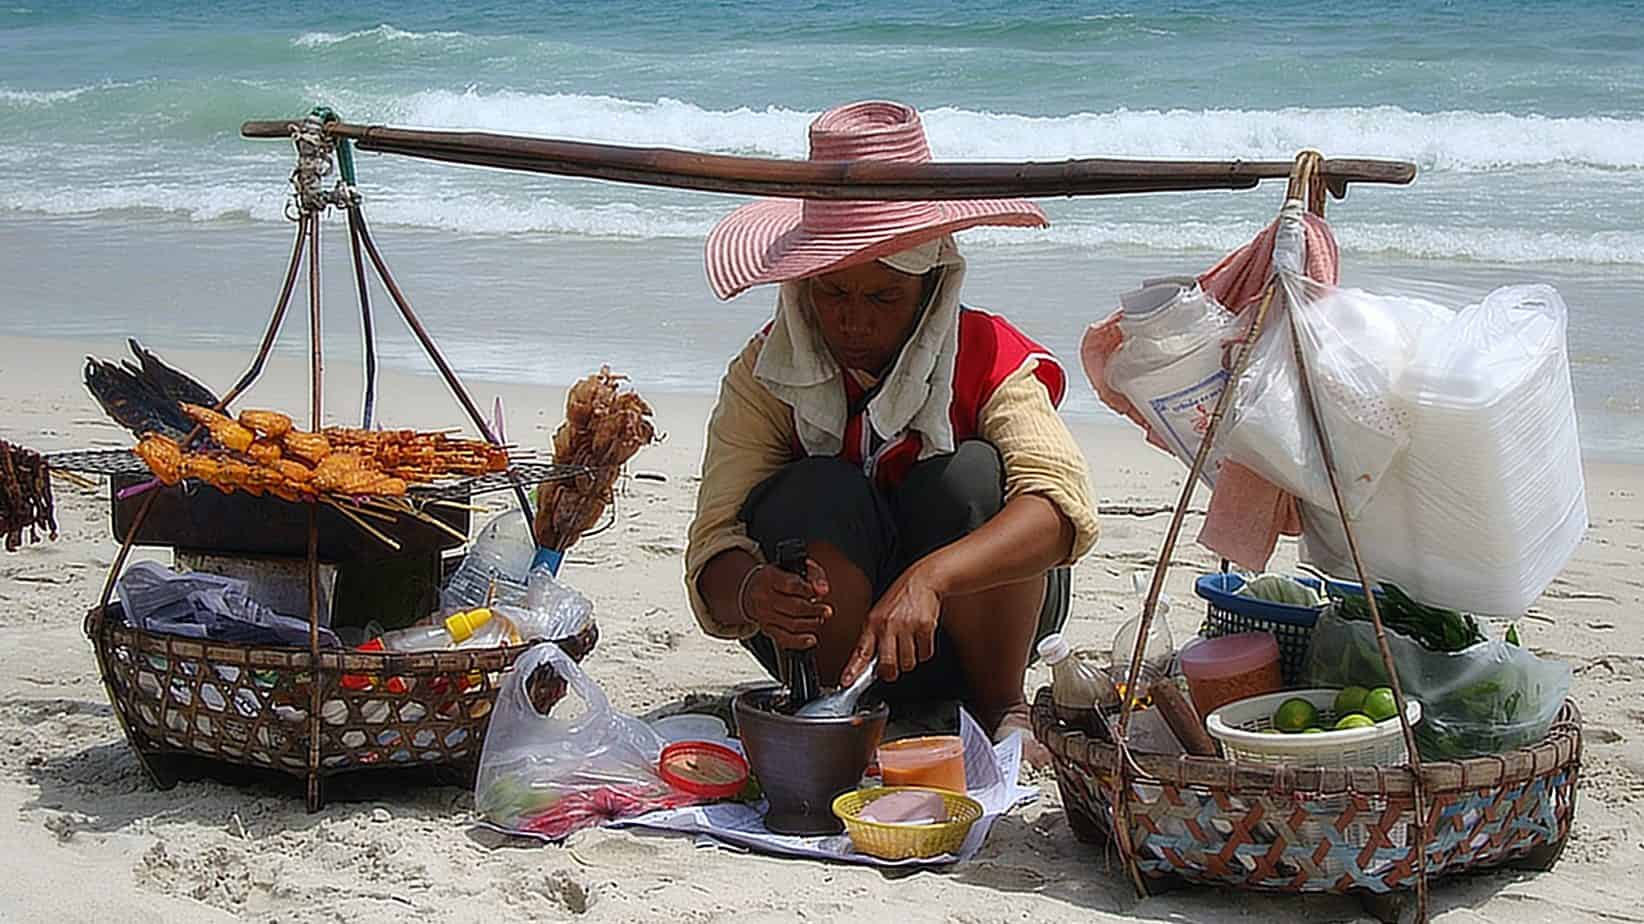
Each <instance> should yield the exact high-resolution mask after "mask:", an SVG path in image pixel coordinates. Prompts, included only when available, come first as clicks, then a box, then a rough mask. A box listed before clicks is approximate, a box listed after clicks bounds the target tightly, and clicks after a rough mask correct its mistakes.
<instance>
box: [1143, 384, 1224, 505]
mask: <svg viewBox="0 0 1644 924" xmlns="http://www.w3.org/2000/svg"><path fill="white" fill-rule="evenodd" d="M1227 380H1228V374H1227V370H1225V369H1218V370H1216V372H1214V373H1212V374H1211V375H1209V376H1207V377H1205V378H1203V379H1200V380H1199V381H1197V382H1195V383H1193V384H1192V385H1189V386H1187V387H1186V388H1182V389H1178V390H1177V391H1173V392H1171V393H1169V394H1167V395H1162V396H1160V397H1157V398H1153V399H1151V400H1149V401H1148V402H1147V407H1148V410H1150V411H1152V415H1151V416H1153V417H1154V419H1155V422H1156V423H1157V424H1158V426H1159V430H1160V432H1161V433H1162V434H1164V435H1165V437H1166V438H1167V439H1168V440H1169V442H1170V444H1171V446H1172V447H1173V448H1174V449H1175V451H1176V455H1177V456H1178V457H1179V458H1181V460H1182V461H1183V462H1186V463H1188V464H1190V465H1191V464H1192V462H1193V457H1194V455H1196V454H1197V453H1198V451H1199V444H1200V443H1201V442H1203V441H1204V434H1205V431H1206V430H1207V429H1209V427H1210V417H1211V415H1212V414H1214V413H1215V412H1216V402H1217V401H1218V400H1219V399H1220V398H1221V396H1222V392H1223V391H1224V390H1226V388H1227ZM1211 468H1214V466H1212V467H1211ZM1205 475H1206V478H1207V479H1209V478H1210V477H1211V471H1210V470H1209V469H1207V470H1206V472H1205Z"/></svg>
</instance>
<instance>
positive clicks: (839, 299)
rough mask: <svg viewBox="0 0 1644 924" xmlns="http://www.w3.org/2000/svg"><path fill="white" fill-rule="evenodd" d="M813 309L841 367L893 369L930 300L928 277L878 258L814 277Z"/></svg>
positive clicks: (874, 371) (865, 369) (809, 281)
mask: <svg viewBox="0 0 1644 924" xmlns="http://www.w3.org/2000/svg"><path fill="white" fill-rule="evenodd" d="M807 284H808V285H809V286H810V302H811V307H812V308H813V309H814V310H815V311H816V320H817V323H818V325H819V326H820V327H821V328H822V339H823V340H825V341H827V344H828V351H829V352H831V353H832V354H833V358H834V359H835V360H837V361H838V362H839V364H840V365H841V366H844V367H845V368H847V369H858V370H861V371H863V372H872V373H879V372H883V371H884V370H885V368H886V367H888V366H890V364H891V363H892V362H894V361H895V359H896V354H897V352H898V351H900V350H901V349H902V344H903V343H904V342H905V341H906V340H907V338H908V335H909V334H911V333H912V332H913V327H914V325H915V324H916V323H918V320H919V318H918V315H919V306H920V304H921V303H922V302H923V301H924V298H925V278H924V277H922V276H910V275H908V274H907V273H903V272H899V271H897V270H894V269H891V268H890V267H888V266H886V265H885V264H883V263H880V262H879V261H877V260H872V261H869V262H867V263H862V264H859V265H857V266H852V267H848V268H846V269H842V270H836V271H834V272H831V273H825V274H823V275H821V276H813V277H812V278H811V279H810V280H808V283H807Z"/></svg>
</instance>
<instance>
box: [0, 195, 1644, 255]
mask: <svg viewBox="0 0 1644 924" xmlns="http://www.w3.org/2000/svg"><path fill="white" fill-rule="evenodd" d="M613 189H615V187H613ZM646 195H647V193H643V192H641V193H638V194H637V196H636V200H637V201H629V200H617V201H610V200H596V201H583V202H566V201H558V200H556V199H554V198H553V197H552V196H548V195H541V194H531V195H520V194H513V193H508V192H498V191H477V190H467V191H463V190H460V189H453V188H452V187H451V186H450V185H449V184H446V183H443V182H442V183H441V184H440V185H438V186H435V187H432V188H427V187H424V186H423V185H422V184H420V183H418V184H411V185H408V186H405V187H403V188H396V189H394V190H392V191H391V192H384V193H369V192H368V203H369V204H368V211H369V212H370V214H371V216H372V220H373V222H374V223H375V224H378V225H384V226H397V227H407V228H423V229H429V230H438V231H448V232H455V233H459V234H473V235H487V236H488V235H521V234H527V235H528V234H553V235H569V236H575V237H583V238H591V239H611V240H636V241H639V240H659V241H662V240H676V241H700V240H702V238H703V237H704V236H706V235H707V233H708V231H709V229H711V228H712V227H713V224H714V222H715V221H717V220H718V219H719V217H720V216H721V214H722V213H723V207H722V206H721V205H719V204H717V203H716V204H709V203H706V202H702V203H695V204H683V205H682V204H664V203H657V202H646V201H644V199H645V196H646ZM283 208H284V197H283V196H280V195H274V194H271V192H270V187H269V185H268V184H267V183H260V182H256V181H254V180H252V179H250V178H249V177H248V178H247V179H246V180H244V181H243V182H238V183H236V182H233V181H227V182H217V183H213V184H207V185H184V184H171V183H163V182H161V183H156V182H141V183H128V184H124V185H107V184H105V185H99V186H96V187H90V188H77V187H68V186H55V187H50V188H38V189H28V188H23V187H18V186H14V187H11V188H9V189H7V190H5V191H4V192H0V211H12V212H25V213H35V214H45V215H65V216H66V215H99V214H108V215H117V214H119V213H126V212H156V213H163V214H169V215H172V216H176V217H179V218H183V219H186V220H190V221H219V220H226V219H239V220H252V221H258V222H270V221H274V222H283V221H284V220H285V218H284V214H283ZM1258 230H1259V225H1258V224H1257V223H1254V222H1251V221H1247V220H1231V219H1230V220H1224V221H1215V220H1172V221H1158V220H1154V221H1126V220H1117V221H1115V220H1111V219H1109V218H1102V219H1098V218H1095V217H1093V216H1091V215H1089V214H1084V215H1080V214H1076V213H1075V214H1064V215H1060V216H1058V217H1057V219H1056V221H1055V223H1054V224H1053V225H1052V226H1051V227H1049V228H1046V229H1041V230H1033V231H1024V230H1021V229H996V228H977V229H973V230H970V231H966V232H964V234H963V235H962V238H963V241H964V243H965V245H966V246H967V247H979V248H985V249H990V250H992V249H1004V250H1009V249H1012V248H1021V247H1029V248H1033V247H1061V248H1070V249H1074V250H1080V251H1090V250H1120V251H1129V252H1135V253H1147V252H1164V253H1222V252H1226V251H1230V250H1233V249H1234V248H1237V247H1239V246H1242V245H1243V244H1244V243H1245V242H1247V241H1249V240H1250V238H1251V236H1252V235H1254V234H1255V233H1256V232H1257V231H1258ZM1335 230H1336V237H1337V240H1338V241H1339V243H1340V244H1341V248H1342V250H1343V252H1344V253H1348V254H1355V255H1359V256H1374V257H1403V258H1410V259H1424V260H1439V261H1448V262H1478V263H1500V264H1531V263H1571V264H1579V265H1591V266H1638V265H1644V232H1639V231H1613V230H1612V231H1598V232H1594V233H1590V234H1581V233H1574V232H1563V231H1560V232H1538V231H1530V230H1524V229H1521V228H1513V227H1457V226H1434V225H1427V224H1419V223H1403V222H1387V221H1380V222H1378V221H1345V222H1342V223H1341V224H1339V225H1338V226H1337V227H1336V229H1335Z"/></svg>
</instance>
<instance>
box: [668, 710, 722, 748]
mask: <svg viewBox="0 0 1644 924" xmlns="http://www.w3.org/2000/svg"><path fill="white" fill-rule="evenodd" d="M651 730H652V731H654V732H656V733H657V734H658V735H661V736H662V740H664V741H723V740H725V739H726V738H729V737H730V736H731V731H730V729H729V728H727V727H726V726H725V723H724V721H722V720H720V719H719V718H717V717H715V716H711V715H702V714H700V713H691V712H686V713H681V714H679V715H671V716H668V717H666V718H662V719H657V720H656V721H654V722H652V723H651Z"/></svg>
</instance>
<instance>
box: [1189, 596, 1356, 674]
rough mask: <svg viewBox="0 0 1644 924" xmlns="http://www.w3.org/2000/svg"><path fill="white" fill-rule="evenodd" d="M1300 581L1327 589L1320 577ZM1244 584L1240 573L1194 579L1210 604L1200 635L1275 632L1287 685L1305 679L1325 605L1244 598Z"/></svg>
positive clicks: (1206, 609)
mask: <svg viewBox="0 0 1644 924" xmlns="http://www.w3.org/2000/svg"><path fill="white" fill-rule="evenodd" d="M1296 580H1298V581H1300V582H1301V583H1303V584H1305V585H1307V586H1308V587H1311V588H1313V589H1314V590H1318V591H1320V592H1321V593H1322V592H1323V591H1322V589H1321V586H1320V584H1319V581H1318V580H1317V579H1316V578H1310V577H1298V578H1296ZM1243 587H1244V578H1242V577H1240V576H1238V575H1237V574H1206V575H1203V576H1202V577H1200V578H1199V579H1198V580H1197V581H1196V582H1194V586H1193V590H1194V592H1195V593H1197V594H1198V595H1199V596H1201V597H1203V598H1204V599H1205V601H1206V603H1207V606H1206V608H1205V619H1204V625H1203V626H1201V627H1200V628H1199V634H1200V635H1202V636H1204V637H1205V638H1215V637H1217V636H1219V635H1233V634H1235V633H1238V632H1271V633H1273V637H1274V638H1276V639H1278V642H1279V673H1280V674H1281V675H1282V676H1283V677H1284V685H1285V686H1286V687H1293V686H1297V685H1298V684H1300V683H1302V682H1303V680H1304V677H1303V674H1304V673H1305V672H1306V669H1307V646H1308V645H1309V644H1310V643H1311V642H1312V640H1313V625H1314V623H1316V622H1318V621H1319V613H1320V612H1322V611H1323V609H1324V608H1323V607H1317V608H1314V607H1307V606H1292V605H1290V604H1288V603H1272V602H1269V601H1267V600H1258V599H1256V598H1254V597H1241V596H1239V595H1238V592H1239V590H1240V589H1241V588H1243Z"/></svg>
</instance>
